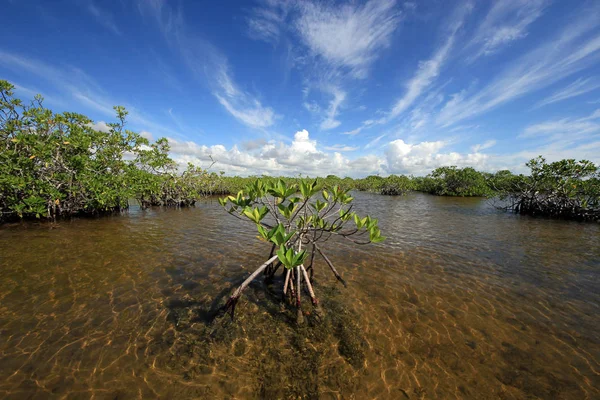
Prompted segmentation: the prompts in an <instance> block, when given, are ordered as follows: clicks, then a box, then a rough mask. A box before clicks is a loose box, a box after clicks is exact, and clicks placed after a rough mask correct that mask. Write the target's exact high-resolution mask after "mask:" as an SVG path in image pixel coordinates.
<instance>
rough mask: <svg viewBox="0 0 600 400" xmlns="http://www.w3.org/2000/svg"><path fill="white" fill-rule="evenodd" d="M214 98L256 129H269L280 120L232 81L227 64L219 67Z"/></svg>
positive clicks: (268, 108)
mask: <svg viewBox="0 0 600 400" xmlns="http://www.w3.org/2000/svg"><path fill="white" fill-rule="evenodd" d="M217 68H218V72H217V74H216V82H217V85H216V89H215V90H214V91H213V94H214V96H215V97H216V98H217V100H218V101H219V103H221V105H222V106H223V107H225V109H226V110H227V111H228V112H229V113H230V114H231V115H232V116H233V117H235V118H236V119H237V120H238V121H240V122H242V123H243V124H245V125H247V126H249V127H251V128H256V129H261V128H268V127H270V126H272V125H273V124H274V123H275V120H276V119H277V118H279V116H278V115H277V114H275V111H273V109H272V108H271V107H265V106H263V105H262V104H261V102H260V101H259V100H258V99H256V98H255V97H253V96H251V95H250V94H248V93H246V92H244V91H242V90H241V89H239V88H238V87H237V85H236V84H235V82H234V81H233V80H232V79H231V76H230V73H229V71H228V67H227V65H226V64H221V65H219V66H218V67H217Z"/></svg>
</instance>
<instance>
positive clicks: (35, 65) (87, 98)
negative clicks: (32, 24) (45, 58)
mask: <svg viewBox="0 0 600 400" xmlns="http://www.w3.org/2000/svg"><path fill="white" fill-rule="evenodd" d="M0 66H4V67H5V68H7V69H10V70H13V71H15V72H16V73H19V74H27V75H28V76H29V77H30V78H31V77H32V76H35V77H37V78H38V79H40V80H41V81H44V82H46V83H49V84H50V85H51V87H52V92H51V93H50V96H49V97H47V99H48V100H51V101H52V100H54V99H60V100H58V101H53V103H55V104H57V105H60V106H62V107H64V106H66V105H69V104H71V103H75V104H77V105H78V106H81V105H83V106H85V107H86V108H87V109H88V110H94V111H96V112H99V113H101V114H103V115H105V116H108V117H112V118H114V116H115V110H114V108H113V107H114V106H115V105H117V104H121V105H125V107H126V108H127V111H128V113H129V115H128V117H127V119H128V121H129V122H131V123H134V124H136V125H138V126H140V127H142V128H144V129H150V130H154V131H156V132H159V133H161V134H169V135H172V136H181V135H182V134H183V132H181V131H178V130H176V129H173V128H171V127H169V126H167V125H164V124H162V123H159V122H157V121H156V120H154V118H152V117H150V116H148V115H146V114H144V113H143V112H141V111H139V110H137V109H136V107H134V106H133V105H131V104H127V103H126V102H124V101H123V100H122V99H114V98H112V97H110V96H109V95H108V94H107V93H106V91H105V90H104V89H103V87H102V85H100V84H99V83H98V82H96V80H95V79H93V78H92V77H91V76H89V75H88V74H87V73H86V72H84V71H83V70H81V69H79V68H76V67H73V66H56V65H50V64H48V63H45V62H42V61H40V60H37V59H34V58H28V57H24V56H22V55H19V54H13V53H8V52H5V51H2V50H0ZM29 91H31V90H29Z"/></svg>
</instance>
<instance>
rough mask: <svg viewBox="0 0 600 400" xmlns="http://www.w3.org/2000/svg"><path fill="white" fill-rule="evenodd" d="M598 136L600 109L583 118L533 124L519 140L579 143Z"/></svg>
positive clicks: (599, 132) (599, 134)
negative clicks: (539, 139) (542, 138)
mask: <svg viewBox="0 0 600 400" xmlns="http://www.w3.org/2000/svg"><path fill="white" fill-rule="evenodd" d="M598 136H600V109H597V110H596V111H594V112H593V113H591V114H590V115H588V116H585V117H579V118H572V117H571V118H563V119H556V120H550V121H545V122H541V123H537V124H533V125H530V126H528V127H527V128H525V130H524V131H523V133H522V134H521V135H519V137H520V138H539V137H544V139H545V140H546V141H551V142H554V141H563V142H571V143H573V142H579V141H582V140H588V139H591V138H594V137H598Z"/></svg>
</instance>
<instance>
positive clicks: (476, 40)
mask: <svg viewBox="0 0 600 400" xmlns="http://www.w3.org/2000/svg"><path fill="white" fill-rule="evenodd" d="M548 3H549V1H548V0H502V1H495V2H493V3H492V4H493V5H492V7H491V9H490V10H489V12H488V13H487V15H486V16H485V18H484V19H483V21H482V22H481V24H480V25H479V27H478V28H477V30H476V31H475V33H474V34H473V37H472V39H471V40H470V42H469V43H468V44H467V45H466V48H465V50H468V51H470V52H472V54H471V55H470V56H468V57H467V60H468V61H469V62H472V61H475V60H476V59H478V58H479V57H482V56H487V55H490V54H493V53H496V52H498V51H499V50H500V49H501V48H502V47H504V46H508V45H509V44H510V43H512V42H514V41H516V40H518V39H521V38H524V37H525V36H527V28H528V27H529V25H531V24H532V23H533V22H534V21H536V20H537V19H538V18H539V17H540V16H541V15H542V14H543V12H544V9H545V8H546V6H547V5H548Z"/></svg>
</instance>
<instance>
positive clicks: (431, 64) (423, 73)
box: [378, 2, 473, 124]
mask: <svg viewBox="0 0 600 400" xmlns="http://www.w3.org/2000/svg"><path fill="white" fill-rule="evenodd" d="M472 9H473V4H472V3H471V2H464V3H461V4H460V5H458V6H457V7H456V9H455V10H454V13H453V15H452V16H451V18H450V20H449V26H448V28H447V38H446V40H445V41H444V42H443V44H442V45H441V46H440V47H438V48H437V49H436V50H435V51H434V53H433V55H432V57H431V58H430V59H428V60H425V61H421V62H419V65H418V66H417V70H416V72H415V74H414V75H413V77H412V78H411V79H410V80H409V81H408V82H407V83H406V90H405V92H404V94H403V95H402V97H400V98H399V99H398V100H397V101H396V102H395V103H394V105H393V106H392V108H391V110H390V111H389V112H388V113H387V115H386V116H385V117H383V118H381V119H380V120H379V121H378V123H380V124H384V123H387V122H389V121H390V120H392V119H394V118H396V117H397V116H399V115H400V114H402V113H403V112H404V111H406V110H407V109H409V108H410V107H411V106H412V105H413V104H414V102H415V100H417V99H418V98H419V97H420V96H421V95H422V94H423V93H424V92H426V90H427V89H428V88H430V87H431V85H432V84H433V83H434V82H435V81H436V79H437V78H438V77H439V75H440V73H441V70H442V68H443V67H444V65H445V64H446V62H447V61H448V58H449V57H450V55H451V50H452V49H453V46H454V44H455V42H456V35H457V33H458V31H459V29H460V28H461V27H462V26H463V24H464V22H465V18H466V17H467V15H468V14H469V13H470V12H471V11H472Z"/></svg>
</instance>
